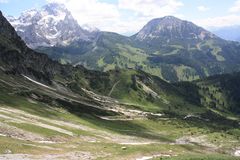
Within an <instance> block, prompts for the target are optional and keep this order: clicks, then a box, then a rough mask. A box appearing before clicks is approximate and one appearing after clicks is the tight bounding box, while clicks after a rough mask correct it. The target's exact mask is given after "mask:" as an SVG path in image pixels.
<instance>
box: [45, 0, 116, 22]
mask: <svg viewBox="0 0 240 160" xmlns="http://www.w3.org/2000/svg"><path fill="white" fill-rule="evenodd" d="M47 1H48V2H58V3H63V4H65V5H66V7H67V8H68V9H69V10H70V11H71V13H72V15H73V16H74V18H76V19H77V20H78V22H79V24H90V25H94V26H97V27H98V26H101V25H102V24H103V23H108V22H110V21H114V20H115V19H118V18H119V17H120V13H119V11H118V8H117V6H116V5H112V4H108V3H103V2H99V1H97V0H81V1H79V0H47Z"/></svg>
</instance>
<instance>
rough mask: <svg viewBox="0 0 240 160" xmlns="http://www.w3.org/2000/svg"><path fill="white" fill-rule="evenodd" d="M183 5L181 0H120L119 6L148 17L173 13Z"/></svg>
mask: <svg viewBox="0 0 240 160" xmlns="http://www.w3.org/2000/svg"><path fill="white" fill-rule="evenodd" d="M181 6H183V3H182V2H181V1H179V0H131V1H129V0H119V8H121V9H127V10H131V11H133V12H136V13H137V14H140V15H141V16H148V17H161V16H166V15H172V14H174V13H176V10H177V9H178V8H179V7H181Z"/></svg>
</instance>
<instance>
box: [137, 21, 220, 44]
mask: <svg viewBox="0 0 240 160" xmlns="http://www.w3.org/2000/svg"><path fill="white" fill-rule="evenodd" d="M134 37H135V39H137V40H140V41H144V40H152V39H158V38H160V39H162V40H165V42H167V43H169V42H171V41H177V40H190V39H193V40H199V41H201V40H207V39H211V38H216V36H215V35H213V34H212V33H210V32H208V31H206V30H204V29H203V28H201V27H198V26H196V25H195V24H193V23H192V22H188V21H184V20H180V19H178V18H176V17H173V16H166V17H163V18H156V19H153V20H151V21H150V22H148V23H147V24H146V25H145V26H144V27H143V28H142V29H141V30H140V31H139V32H138V33H137V34H136V35H135V36H134Z"/></svg>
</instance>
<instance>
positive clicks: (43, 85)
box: [22, 75, 56, 90]
mask: <svg viewBox="0 0 240 160" xmlns="http://www.w3.org/2000/svg"><path fill="white" fill-rule="evenodd" d="M22 76H23V77H24V78H26V79H27V80H29V81H31V82H33V83H36V84H38V85H40V86H42V87H45V88H48V89H52V90H56V89H54V88H51V87H49V86H47V85H45V84H42V83H40V82H37V81H35V80H33V79H31V78H29V77H27V76H25V75H22Z"/></svg>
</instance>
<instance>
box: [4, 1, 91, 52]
mask: <svg viewBox="0 0 240 160" xmlns="http://www.w3.org/2000/svg"><path fill="white" fill-rule="evenodd" d="M8 20H9V21H10V23H11V24H12V25H13V26H14V28H15V29H16V31H17V33H18V34H19V35H20V36H21V37H22V38H23V40H24V41H25V42H26V43H27V44H28V46H30V47H31V48H36V47H39V46H55V45H63V46H66V45H69V44H70V43H71V42H73V41H76V40H83V41H89V40H90V39H91V35H90V33H89V32H88V31H86V30H84V29H82V28H81V27H80V26H79V24H78V22H77V21H76V20H75V19H74V18H73V16H72V15H71V13H70V12H69V11H68V10H67V8H66V7H65V6H64V5H62V4H57V3H50V4H47V5H45V6H43V7H42V8H41V9H40V10H36V9H32V10H28V11H25V12H23V13H22V14H21V16H20V17H19V18H13V17H8Z"/></svg>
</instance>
